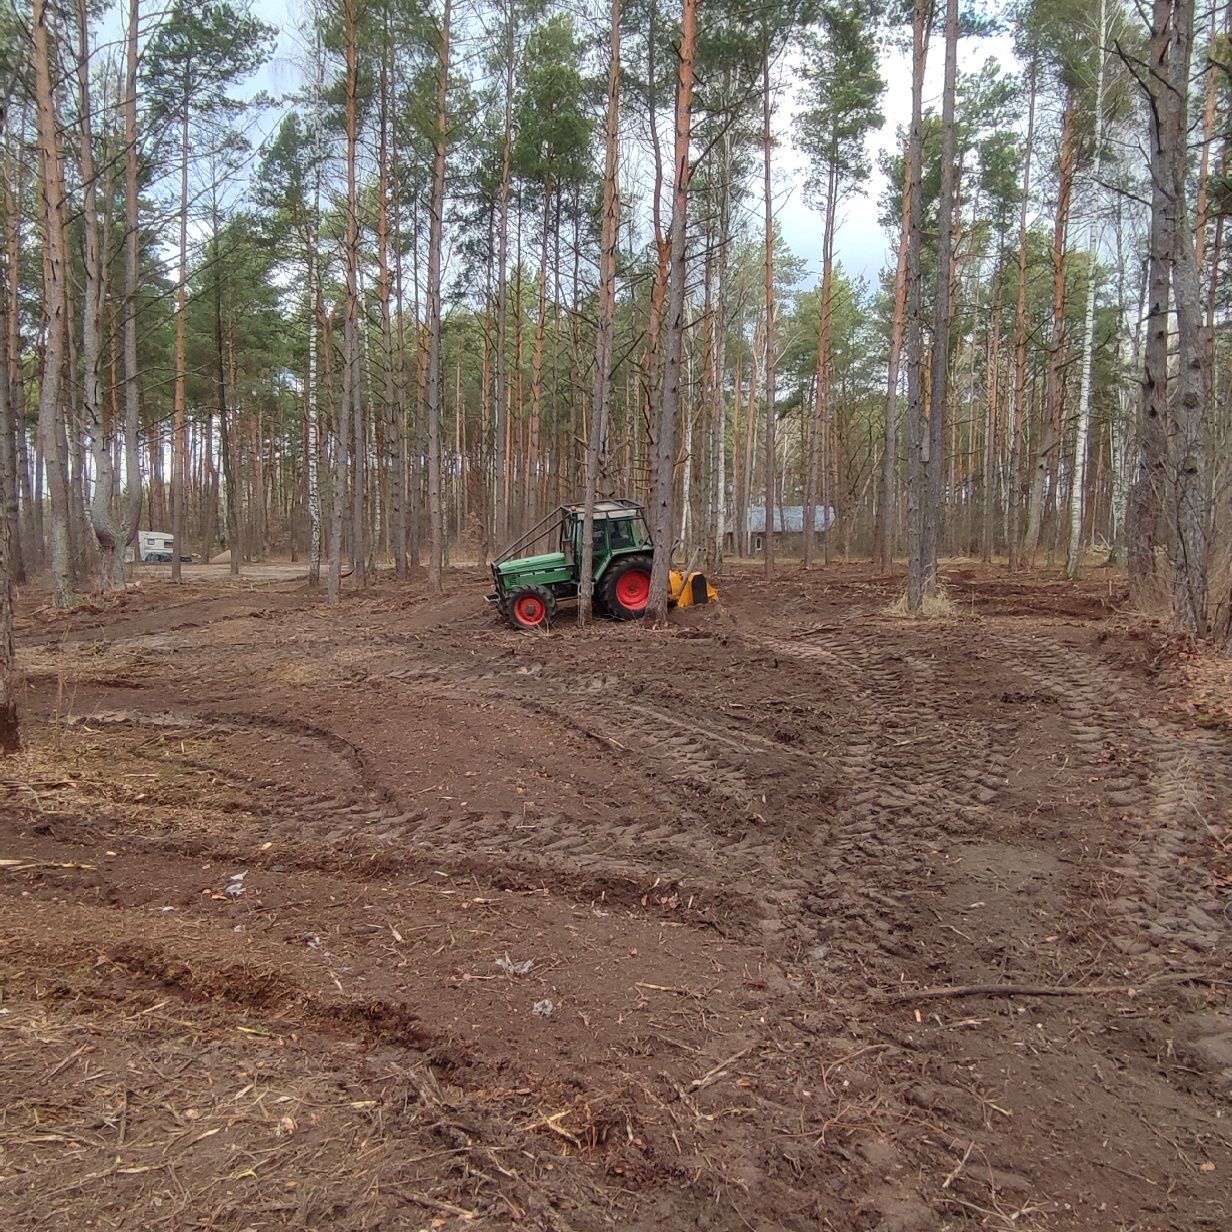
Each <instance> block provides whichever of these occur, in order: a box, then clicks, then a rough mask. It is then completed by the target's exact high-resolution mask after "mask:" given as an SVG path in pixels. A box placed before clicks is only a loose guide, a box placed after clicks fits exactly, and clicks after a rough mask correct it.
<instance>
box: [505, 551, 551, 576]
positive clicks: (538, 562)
mask: <svg viewBox="0 0 1232 1232" xmlns="http://www.w3.org/2000/svg"><path fill="white" fill-rule="evenodd" d="M496 567H497V568H498V569H499V570H500V571H501V573H504V574H517V573H541V572H543V571H545V570H548V569H563V568H564V567H565V554H564V552H545V553H544V554H543V555H542V556H519V557H518V558H517V559H516V560H507V561H505V562H504V563H503V564H500V565H497V566H496Z"/></svg>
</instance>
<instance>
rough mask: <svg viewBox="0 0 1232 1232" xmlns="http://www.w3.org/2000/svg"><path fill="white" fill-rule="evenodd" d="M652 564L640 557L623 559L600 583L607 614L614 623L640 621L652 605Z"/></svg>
mask: <svg viewBox="0 0 1232 1232" xmlns="http://www.w3.org/2000/svg"><path fill="white" fill-rule="evenodd" d="M650 560H651V558H650V557H649V556H645V555H642V554H640V553H639V554H638V555H635V556H622V557H620V559H619V560H615V561H613V562H612V564H611V565H610V566H609V567H608V571H607V572H606V573H605V574H604V575H603V580H602V581H601V582H600V583H599V593H600V595H601V596H602V599H603V609H604V611H605V612H606V613H607V614H608V615H609V616H611V617H612V619H613V620H637V619H638V618H639V617H641V616H645V614H646V608H647V607H648V606H649V604H650Z"/></svg>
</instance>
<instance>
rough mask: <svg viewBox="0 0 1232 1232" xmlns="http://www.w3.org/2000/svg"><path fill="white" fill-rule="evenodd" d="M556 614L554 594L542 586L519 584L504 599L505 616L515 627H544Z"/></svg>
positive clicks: (533, 628) (525, 630) (533, 629)
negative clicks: (519, 585)
mask: <svg viewBox="0 0 1232 1232" xmlns="http://www.w3.org/2000/svg"><path fill="white" fill-rule="evenodd" d="M555 615H556V596H555V595H554V594H552V592H551V591H550V590H548V589H547V588H546V587H543V586H521V587H519V588H518V589H517V590H515V591H513V592H512V593H511V594H510V595H509V597H508V598H507V599H506V600H505V618H506V619H507V620H508V621H509V623H510V624H511V625H513V627H514V628H515V629H521V630H522V632H523V633H533V632H535V631H536V630H538V629H546V628H547V627H548V625H550V624H551V623H552V618H553V617H554V616H555Z"/></svg>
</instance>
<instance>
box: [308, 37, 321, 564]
mask: <svg viewBox="0 0 1232 1232" xmlns="http://www.w3.org/2000/svg"><path fill="white" fill-rule="evenodd" d="M313 53H314V55H313V58H314V70H315V72H314V78H313V95H312V104H313V114H312V148H313V160H312V162H313V180H312V220H311V222H310V223H309V225H308V237H307V240H308V242H307V250H306V256H307V260H306V262H305V266H306V268H305V281H306V283H307V285H306V286H305V287H304V303H305V308H304V320H305V324H306V328H307V330H308V387H307V389H306V390H305V391H304V416H305V419H306V420H307V422H306V424H305V427H306V428H307V433H306V435H307V441H306V442H305V451H304V452H305V453H306V454H307V457H306V458H305V469H306V471H307V476H308V524H309V527H308V584H309V585H310V586H319V585H320V583H321V482H320V475H319V473H318V468H319V465H320V456H321V426H320V406H319V401H320V388H319V387H320V374H319V371H318V368H319V357H318V352H317V330H318V327H319V322H320V313H319V312H318V307H317V306H318V301H319V298H320V290H319V288H318V285H317V283H318V281H319V277H318V274H317V242H318V236H319V231H320V226H321V144H322V143H321V130H322V124H323V118H324V117H323V116H322V96H323V94H324V83H323V82H322V79H321V78H322V67H321V46H320V43H319V42H318V43H316V45H315V46H314V49H313Z"/></svg>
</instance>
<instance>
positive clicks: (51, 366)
mask: <svg viewBox="0 0 1232 1232" xmlns="http://www.w3.org/2000/svg"><path fill="white" fill-rule="evenodd" d="M31 24H32V27H33V35H34V92H35V115H36V122H37V132H38V155H39V169H40V173H41V178H42V198H43V200H42V205H43V218H44V250H43V274H44V278H43V314H44V323H45V335H46V342H45V344H44V348H43V375H42V381H41V383H40V385H39V409H38V416H39V432H40V434H41V436H42V441H43V461H44V467H45V470H46V474H47V487H48V490H49V492H50V495H51V522H50V540H51V574H52V600H53V602H54V603H55V606H56V607H58V608H68V607H71V606H72V602H73V578H72V553H71V549H70V545H69V517H70V503H69V491H68V479H67V474H66V472H65V468H64V465H63V461H64V459H63V454H62V452H61V444H60V441H61V431H62V428H63V408H62V407H61V394H62V390H63V374H64V362H65V351H66V347H67V343H68V295H67V285H66V284H67V279H68V276H69V271H68V270H67V269H66V268H65V265H64V253H65V251H66V247H65V234H64V233H65V218H64V213H65V200H64V167H63V161H62V158H61V154H60V136H59V119H58V117H57V115H56V101H55V93H54V91H53V87H52V67H51V65H52V54H51V33H50V31H49V30H48V28H47V4H46V0H33V12H32V16H31Z"/></svg>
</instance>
